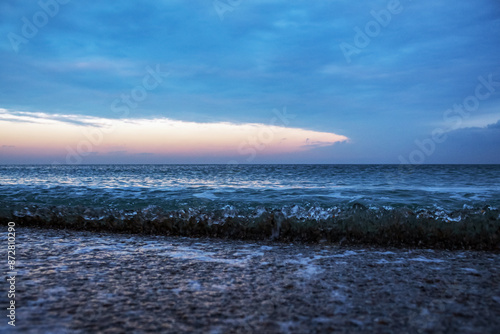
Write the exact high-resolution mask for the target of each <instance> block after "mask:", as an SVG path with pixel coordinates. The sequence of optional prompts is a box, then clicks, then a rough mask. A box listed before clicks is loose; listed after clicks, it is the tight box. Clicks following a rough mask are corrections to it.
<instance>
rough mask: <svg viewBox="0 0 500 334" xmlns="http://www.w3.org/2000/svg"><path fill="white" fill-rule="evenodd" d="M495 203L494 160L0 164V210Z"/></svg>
mask: <svg viewBox="0 0 500 334" xmlns="http://www.w3.org/2000/svg"><path fill="white" fill-rule="evenodd" d="M354 203H361V204H363V205H365V206H366V207H369V208H385V209H391V208H397V207H408V208H410V209H412V210H416V209H427V210H444V211H452V210H459V209H463V208H467V209H469V208H470V209H471V208H482V207H484V206H487V205H489V206H491V207H493V208H498V207H500V165H422V166H411V168H409V167H404V166H399V165H238V166H234V165H230V166H228V165H88V166H40V165H35V166H28V165H22V166H0V207H1V210H3V212H4V213H6V212H7V211H9V212H12V211H15V210H19V209H22V208H24V207H26V206H29V205H35V206H38V207H50V206H66V207H75V206H80V207H89V208H96V207H98V208H113V209H117V210H140V209H144V208H147V207H159V208H161V209H163V210H181V209H182V210H193V209H194V210H200V209H203V210H220V209H224V210H228V211H231V212H235V211H236V212H243V213H244V212H249V211H255V210H259V208H272V209H284V211H286V212H287V214H296V215H304V214H308V215H310V214H311V210H313V211H314V212H316V214H318V215H321V214H322V212H323V214H328V213H329V212H331V210H332V208H344V207H352V205H353V204H354Z"/></svg>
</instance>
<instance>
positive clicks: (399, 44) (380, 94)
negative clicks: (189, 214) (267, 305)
mask: <svg viewBox="0 0 500 334" xmlns="http://www.w3.org/2000/svg"><path fill="white" fill-rule="evenodd" d="M499 153H500V2H499V1H498V0H476V1H460V2H456V1H455V2H452V1H444V0H420V1H416V0H413V1H412V0H400V1H398V0H389V1H378V0H376V1H347V0H346V1H340V0H330V1H290V0H286V1H285V0H283V1H281V0H266V1H263V0H254V1H249V0H215V1H212V0H203V1H201V0H190V1H180V0H179V1H177V0H169V1H167V0H164V1H159V0H158V1H124V0H121V1H95V2H94V1H92V2H89V1H76V0H40V1H28V0H27V1H17V0H3V1H1V2H0V163H5V164H16V163H21V164H24V163H48V164H82V163H222V164H225V163H228V164H246V163H332V164H334V163H394V164H399V163H405V164H427V163H500V154H499Z"/></svg>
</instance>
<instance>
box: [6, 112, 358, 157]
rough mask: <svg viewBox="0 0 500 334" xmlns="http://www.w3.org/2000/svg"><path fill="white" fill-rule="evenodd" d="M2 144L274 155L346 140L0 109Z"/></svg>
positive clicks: (46, 150) (21, 151)
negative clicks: (254, 152) (255, 152)
mask: <svg viewBox="0 0 500 334" xmlns="http://www.w3.org/2000/svg"><path fill="white" fill-rule="evenodd" d="M0 129H2V130H1V132H0V148H1V149H2V152H3V153H6V151H9V152H10V153H9V154H10V155H15V156H18V155H19V156H20V155H35V156H43V155H51V154H53V155H60V154H65V153H67V152H68V150H74V151H76V152H79V153H81V152H84V154H90V153H91V154H94V155H95V154H98V155H108V154H113V153H116V152H121V153H122V154H127V155H128V154H144V153H148V154H155V155H181V156H199V155H212V156H227V155H244V154H249V153H251V152H252V151H258V152H259V154H263V155H273V154H280V153H293V152H299V151H305V150H309V149H312V148H314V147H320V146H329V145H333V144H334V143H337V142H343V141H347V140H348V138H347V137H345V136H341V135H337V134H334V133H328V132H318V131H311V130H305V129H299V128H287V127H281V126H273V125H265V124H258V123H246V124H234V123H196V122H184V121H175V120H170V119H166V118H158V119H106V118H98V117H88V116H69V115H47V114H41V113H27V112H25V113H9V112H7V111H6V110H5V109H0Z"/></svg>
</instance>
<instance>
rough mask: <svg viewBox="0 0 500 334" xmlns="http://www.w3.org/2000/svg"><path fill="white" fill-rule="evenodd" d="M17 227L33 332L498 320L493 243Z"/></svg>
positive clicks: (499, 261)
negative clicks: (252, 238)
mask: <svg viewBox="0 0 500 334" xmlns="http://www.w3.org/2000/svg"><path fill="white" fill-rule="evenodd" d="M16 232H17V247H16V249H18V251H19V253H20V257H19V259H20V260H19V263H18V268H17V270H18V292H17V296H18V297H17V300H18V301H19V302H18V304H19V305H20V306H19V308H18V310H17V312H18V313H17V314H18V316H17V321H16V324H18V325H19V327H18V326H16V327H18V328H17V329H18V330H23V331H26V332H28V333H29V332H30V331H31V332H33V333H35V332H37V331H56V332H57V331H58V330H59V331H65V332H68V333H83V332H89V331H94V332H96V331H99V332H104V333H113V332H116V331H117V330H123V329H128V330H138V331H148V330H149V331H164V332H172V333H174V332H195V333H201V332H211V333H226V332H255V331H264V332H269V333H294V332H304V331H306V332H319V333H320V332H329V331H332V330H337V331H340V332H360V333H368V332H374V331H375V332H384V333H391V332H401V331H409V332H416V331H418V330H421V331H432V332H436V331H437V332H446V331H453V332H460V333H476V332H484V333H493V332H498V331H499V330H500V254H498V253H495V252H478V251H445V250H431V249H402V248H388V247H370V246H338V245H331V244H314V245H307V244H286V243H275V242H269V241H256V242H248V241H238V240H221V239H199V238H198V239H196V238H183V237H169V236H145V235H136V234H110V233H96V232H86V231H80V232H79V231H72V230H54V229H33V228H24V227H18V228H16ZM4 298H5V297H2V299H4ZM16 303H17V302H16Z"/></svg>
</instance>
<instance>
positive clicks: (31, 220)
mask: <svg viewBox="0 0 500 334" xmlns="http://www.w3.org/2000/svg"><path fill="white" fill-rule="evenodd" d="M0 221H2V222H7V221H15V222H16V223H17V224H19V225H20V226H36V227H43V228H60V229H66V228H70V229H77V230H90V231H109V232H120V233H143V234H161V235H179V236H192V237H217V238H233V239H254V240H262V239H272V240H276V241H283V242H312V243H318V242H319V243H324V242H330V243H341V244H344V243H346V244H373V245H385V246H396V247H408V246H409V247H430V248H449V249H482V250H500V211H499V210H498V209H497V208H494V207H491V206H485V207H483V208H474V207H471V206H467V205H465V206H464V207H463V208H462V209H460V210H454V211H447V210H445V209H442V208H440V207H435V208H434V209H432V210H431V209H420V210H412V209H409V208H407V207H399V208H397V207H396V208H395V207H391V206H383V207H375V206H370V207H366V206H364V205H363V204H360V203H354V204H353V205H352V206H349V207H337V206H334V207H321V206H311V207H304V206H299V205H286V206H282V207H280V208H267V207H255V208H252V209H247V210H241V209H239V208H235V207H234V206H232V205H225V206H223V207H221V208H219V209H213V208H211V209H208V208H203V207H197V208H190V207H188V208H183V209H176V210H165V209H163V208H161V207H159V206H154V205H150V206H148V207H145V208H142V209H137V210H123V209H113V208H109V207H107V208H96V207H86V206H37V205H30V206H26V207H25V208H23V209H20V210H15V211H12V212H11V213H10V214H0Z"/></svg>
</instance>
